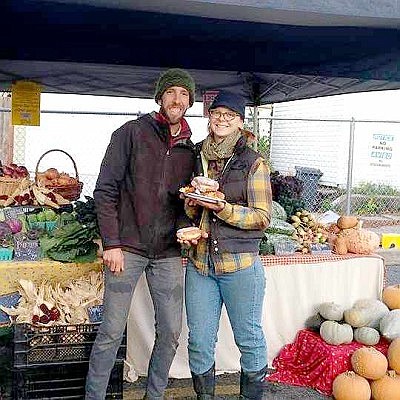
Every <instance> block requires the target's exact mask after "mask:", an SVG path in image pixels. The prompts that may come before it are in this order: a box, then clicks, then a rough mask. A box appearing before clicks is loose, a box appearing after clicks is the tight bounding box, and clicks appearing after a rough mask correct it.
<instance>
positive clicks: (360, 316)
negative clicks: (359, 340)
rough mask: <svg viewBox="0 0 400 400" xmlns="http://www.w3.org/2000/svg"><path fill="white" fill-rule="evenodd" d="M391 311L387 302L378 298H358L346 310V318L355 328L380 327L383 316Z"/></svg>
mask: <svg viewBox="0 0 400 400" xmlns="http://www.w3.org/2000/svg"><path fill="white" fill-rule="evenodd" d="M388 313H389V309H388V308H387V306H386V304H384V303H382V302H381V301H380V300H376V299H360V300H357V301H356V302H355V303H354V304H353V307H352V308H350V309H348V310H345V311H344V320H345V321H346V322H347V323H348V324H349V325H351V326H353V327H354V328H361V327H362V326H369V327H371V328H378V327H379V322H380V320H381V318H382V317H383V316H385V315H386V314H388Z"/></svg>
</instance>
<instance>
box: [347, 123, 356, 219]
mask: <svg viewBox="0 0 400 400" xmlns="http://www.w3.org/2000/svg"><path fill="white" fill-rule="evenodd" d="M355 127H356V122H355V120H354V117H353V118H352V119H351V121H350V138H349V161H348V164H347V187H346V214H347V215H350V211H351V189H352V180H353V154H354V130H355Z"/></svg>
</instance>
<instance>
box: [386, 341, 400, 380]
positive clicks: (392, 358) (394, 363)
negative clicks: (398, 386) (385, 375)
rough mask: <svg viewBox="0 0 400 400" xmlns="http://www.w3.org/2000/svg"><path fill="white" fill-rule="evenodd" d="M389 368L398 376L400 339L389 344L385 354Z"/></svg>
mask: <svg viewBox="0 0 400 400" xmlns="http://www.w3.org/2000/svg"><path fill="white" fill-rule="evenodd" d="M387 359H388V361H389V368H390V369H393V370H394V371H396V372H397V373H398V374H400V338H397V339H394V340H393V342H392V343H390V345H389V348H388V353H387Z"/></svg>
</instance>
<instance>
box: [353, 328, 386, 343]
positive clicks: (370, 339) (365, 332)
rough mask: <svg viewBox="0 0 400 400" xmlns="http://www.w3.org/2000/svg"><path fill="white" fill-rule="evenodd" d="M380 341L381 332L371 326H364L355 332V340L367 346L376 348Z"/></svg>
mask: <svg viewBox="0 0 400 400" xmlns="http://www.w3.org/2000/svg"><path fill="white" fill-rule="evenodd" d="M379 339H380V334H379V332H378V331H377V330H376V329H374V328H370V327H369V326H363V327H361V328H356V329H355V330H354V340H355V341H356V342H358V343H362V344H365V345H366V346H375V345H376V344H377V343H378V342H379Z"/></svg>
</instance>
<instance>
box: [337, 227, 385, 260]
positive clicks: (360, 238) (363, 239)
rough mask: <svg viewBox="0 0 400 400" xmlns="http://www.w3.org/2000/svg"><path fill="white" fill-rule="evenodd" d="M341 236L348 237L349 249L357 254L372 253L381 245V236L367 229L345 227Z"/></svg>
mask: <svg viewBox="0 0 400 400" xmlns="http://www.w3.org/2000/svg"><path fill="white" fill-rule="evenodd" d="M339 236H342V237H345V238H346V245H347V251H348V252H349V253H355V254H372V253H373V252H374V251H375V250H376V249H378V247H379V245H380V241H381V240H380V237H379V235H377V234H376V233H375V232H372V231H368V230H366V229H354V228H353V229H345V230H343V231H341V232H340V233H339Z"/></svg>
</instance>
